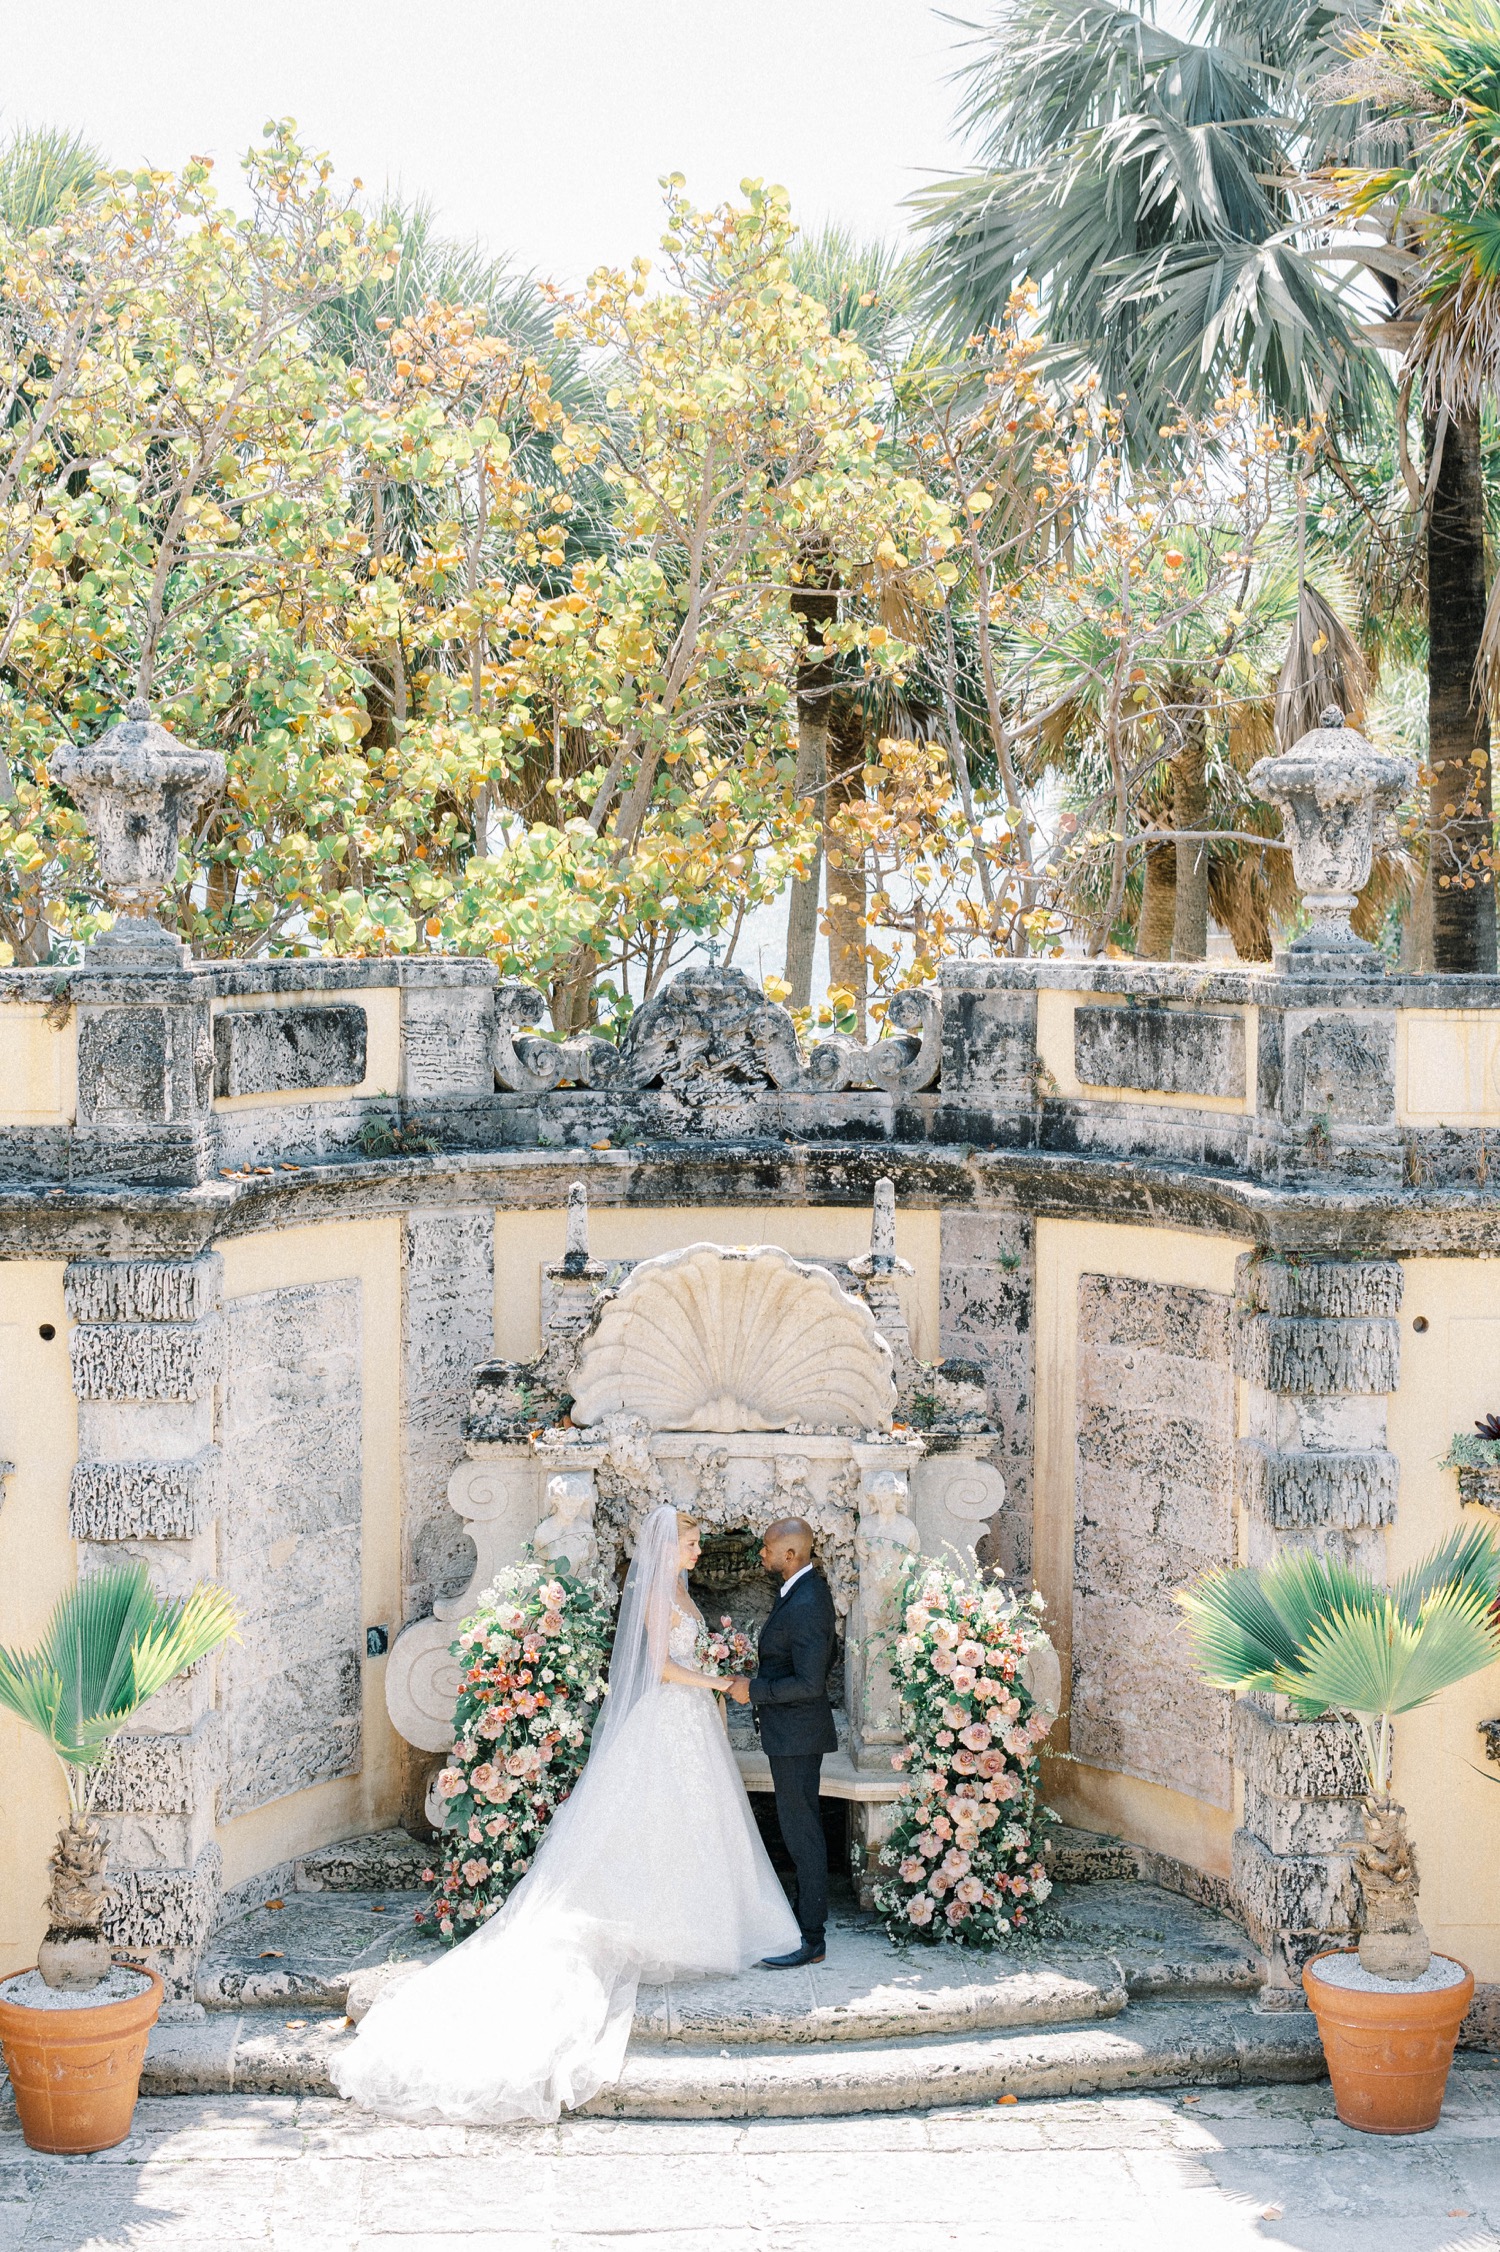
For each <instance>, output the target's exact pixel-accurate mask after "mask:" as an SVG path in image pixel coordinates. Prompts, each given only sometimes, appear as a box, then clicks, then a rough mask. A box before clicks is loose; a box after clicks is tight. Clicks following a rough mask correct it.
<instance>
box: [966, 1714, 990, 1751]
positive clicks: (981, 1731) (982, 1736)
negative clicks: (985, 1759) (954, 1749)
mask: <svg viewBox="0 0 1500 2252" xmlns="http://www.w3.org/2000/svg"><path fill="white" fill-rule="evenodd" d="M958 1740H959V1742H960V1743H961V1744H967V1746H968V1748H969V1750H970V1751H971V1752H982V1751H984V1750H985V1749H986V1748H987V1746H988V1744H989V1740H990V1732H989V1730H988V1729H987V1728H986V1727H985V1725H984V1722H983V1721H982V1720H976V1721H973V1722H971V1723H970V1725H969V1726H968V1727H967V1728H966V1729H965V1730H964V1732H963V1734H962V1735H961V1736H960V1737H959V1739H958Z"/></svg>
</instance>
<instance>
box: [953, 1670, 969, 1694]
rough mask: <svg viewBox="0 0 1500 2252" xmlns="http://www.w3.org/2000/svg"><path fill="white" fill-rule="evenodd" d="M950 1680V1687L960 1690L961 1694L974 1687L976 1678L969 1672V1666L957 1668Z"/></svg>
mask: <svg viewBox="0 0 1500 2252" xmlns="http://www.w3.org/2000/svg"><path fill="white" fill-rule="evenodd" d="M948 1679H949V1684H950V1686H951V1687H952V1688H954V1689H956V1690H958V1691H959V1692H960V1694H962V1693H964V1692H966V1691H968V1690H970V1689H972V1688H973V1686H974V1676H973V1674H972V1673H971V1672H970V1671H969V1669H968V1667H967V1666H955V1667H954V1668H953V1671H952V1673H951V1674H950V1675H949V1677H948Z"/></svg>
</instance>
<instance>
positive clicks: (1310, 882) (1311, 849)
mask: <svg viewBox="0 0 1500 2252" xmlns="http://www.w3.org/2000/svg"><path fill="white" fill-rule="evenodd" d="M1416 779H1417V770H1416V768H1415V767H1414V766H1413V764H1412V762H1411V760H1410V759H1405V758H1396V757H1393V756H1392V755H1391V754H1390V753H1388V752H1385V751H1378V750H1376V748H1375V746H1374V744H1373V743H1367V742H1366V741H1365V738H1364V737H1363V735H1361V734H1359V733H1358V732H1357V731H1356V730H1355V729H1354V728H1352V727H1346V726H1345V724H1344V715H1343V713H1342V712H1341V711H1338V710H1336V709H1335V708H1333V707H1331V706H1330V708H1329V709H1328V710H1327V711H1325V712H1324V713H1322V715H1321V722H1320V724H1319V725H1318V726H1317V727H1314V728H1310V729H1309V730H1308V732H1307V734H1305V735H1303V736H1301V737H1300V738H1299V739H1298V741H1297V742H1295V743H1294V744H1293V745H1292V747H1291V749H1290V750H1289V751H1283V752H1282V754H1281V755H1280V757H1279V758H1263V759H1261V760H1260V761H1259V762H1258V764H1256V765H1255V766H1253V767H1252V768H1251V769H1250V787H1251V788H1252V789H1253V790H1255V791H1256V792H1258V794H1259V795H1260V796H1261V797H1263V798H1265V799H1267V800H1268V801H1269V802H1270V804H1272V805H1274V806H1276V807H1278V808H1279V810H1280V813H1281V825H1282V832H1283V834H1284V836H1285V838H1286V841H1287V843H1288V844H1289V845H1290V847H1291V852H1292V873H1293V876H1294V877H1295V879H1296V883H1297V888H1298V890H1299V891H1300V892H1301V894H1302V901H1303V905H1304V906H1305V907H1306V909H1307V914H1308V924H1309V927H1308V928H1307V930H1305V931H1304V932H1303V933H1302V934H1301V936H1300V937H1299V938H1297V939H1295V940H1294V941H1293V942H1292V946H1291V948H1290V953H1291V955H1292V957H1293V959H1294V960H1295V961H1296V962H1298V963H1299V964H1300V965H1301V966H1304V967H1308V968H1316V967H1324V968H1328V969H1340V970H1348V969H1352V970H1374V969H1378V967H1379V961H1380V957H1379V955H1378V954H1377V952H1376V950H1375V948H1374V947H1373V946H1370V945H1367V944H1366V942H1365V940H1364V939H1362V938H1356V937H1355V935H1354V932H1353V931H1352V929H1351V928H1350V925H1349V916H1350V913H1351V911H1352V910H1353V909H1354V908H1355V907H1356V906H1357V905H1358V903H1359V894H1360V892H1361V891H1362V890H1363V888H1364V886H1365V885H1366V884H1367V883H1368V882H1369V880H1370V860H1371V855H1372V853H1373V851H1374V847H1375V822H1376V816H1377V815H1378V814H1385V813H1388V812H1390V811H1391V809H1392V808H1393V807H1395V806H1397V805H1399V804H1400V803H1401V800H1402V799H1403V798H1404V797H1405V796H1406V795H1407V794H1408V793H1409V792H1410V791H1411V790H1412V789H1413V788H1415V786H1416Z"/></svg>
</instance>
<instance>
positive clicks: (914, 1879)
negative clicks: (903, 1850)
mask: <svg viewBox="0 0 1500 2252" xmlns="http://www.w3.org/2000/svg"><path fill="white" fill-rule="evenodd" d="M926 1874H927V1864H926V1863H925V1862H924V1861H919V1860H918V1859H917V1856H916V1855H915V1854H914V1853H909V1854H908V1855H907V1857H906V1859H905V1860H904V1861H903V1862H902V1864H901V1869H900V1877H901V1882H902V1883H903V1884H920V1883H921V1882H922V1879H923V1878H924V1877H925V1876H926Z"/></svg>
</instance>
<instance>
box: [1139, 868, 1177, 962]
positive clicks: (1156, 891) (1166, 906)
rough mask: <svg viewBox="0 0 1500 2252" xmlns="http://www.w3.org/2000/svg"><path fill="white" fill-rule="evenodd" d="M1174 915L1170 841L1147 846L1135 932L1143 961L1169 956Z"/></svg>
mask: <svg viewBox="0 0 1500 2252" xmlns="http://www.w3.org/2000/svg"><path fill="white" fill-rule="evenodd" d="M1176 914H1177V848H1176V846H1175V845H1169V844H1159V845H1147V847H1146V872H1145V879H1144V882H1143V883H1142V886H1141V917H1140V921H1139V922H1138V924H1137V925H1136V934H1135V950H1136V953H1137V955H1138V956H1139V957H1140V959H1141V960H1142V961H1143V962H1165V961H1167V960H1169V959H1170V956H1171V952H1172V926H1173V922H1174V921H1175V919H1176Z"/></svg>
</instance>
